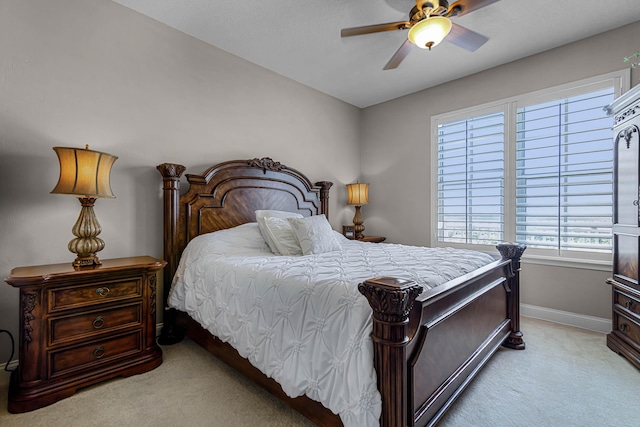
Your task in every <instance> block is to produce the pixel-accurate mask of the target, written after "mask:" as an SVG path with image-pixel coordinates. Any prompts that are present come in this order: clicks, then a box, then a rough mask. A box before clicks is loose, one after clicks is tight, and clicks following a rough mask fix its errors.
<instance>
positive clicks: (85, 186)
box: [51, 146, 118, 198]
mask: <svg viewBox="0 0 640 427" xmlns="http://www.w3.org/2000/svg"><path fill="white" fill-rule="evenodd" d="M53 149H54V150H55V152H56V154H57V155H58V160H59V161H60V178H59V179H58V184H57V185H56V186H55V188H54V189H53V190H51V192H52V193H55V194H70V195H72V196H78V197H94V198H97V197H115V196H114V194H113V191H111V166H113V163H114V162H115V161H116V160H117V159H118V158H117V157H116V156H112V155H111V154H107V153H101V152H99V151H93V150H89V148H88V146H87V148H85V149H82V148H66V147H53Z"/></svg>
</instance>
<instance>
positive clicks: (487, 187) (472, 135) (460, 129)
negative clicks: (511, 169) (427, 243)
mask: <svg viewBox="0 0 640 427" xmlns="http://www.w3.org/2000/svg"><path fill="white" fill-rule="evenodd" d="M503 205H504V114H503V113H502V112H498V113H491V114H485V115H481V116H477V117H473V118H470V119H464V120H458V121H455V122H451V123H445V124H443V125H441V126H439V127H438V240H439V241H441V242H457V243H472V244H473V243H475V244H491V243H492V242H500V241H503V240H504V233H503V224H504V212H503Z"/></svg>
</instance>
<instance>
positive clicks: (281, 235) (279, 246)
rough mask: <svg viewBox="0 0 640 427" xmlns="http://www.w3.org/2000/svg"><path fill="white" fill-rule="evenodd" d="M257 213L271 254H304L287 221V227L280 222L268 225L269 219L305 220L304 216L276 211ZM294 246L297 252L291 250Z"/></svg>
mask: <svg viewBox="0 0 640 427" xmlns="http://www.w3.org/2000/svg"><path fill="white" fill-rule="evenodd" d="M255 213H256V221H257V222H258V227H259V228H260V233H262V237H263V238H264V240H265V242H267V245H269V248H270V249H271V252H273V253H274V254H276V255H300V254H301V253H302V250H301V249H300V245H299V244H298V241H297V239H296V236H295V234H294V232H293V229H292V228H291V226H290V225H289V223H286V221H285V223H286V227H285V226H283V225H282V224H281V223H279V222H278V221H270V224H269V223H267V218H270V219H274V218H276V219H283V220H286V218H303V216H302V215H300V214H299V213H293V212H285V211H276V210H257V211H256V212H255ZM293 245H295V248H297V250H291V248H292V246H293ZM281 250H284V252H281Z"/></svg>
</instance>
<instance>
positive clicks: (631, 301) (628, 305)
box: [625, 299, 633, 310]
mask: <svg viewBox="0 0 640 427" xmlns="http://www.w3.org/2000/svg"><path fill="white" fill-rule="evenodd" d="M625 305H626V306H627V309H629V310H631V306H632V305H633V300H630V299H629V300H627V302H626V304H625Z"/></svg>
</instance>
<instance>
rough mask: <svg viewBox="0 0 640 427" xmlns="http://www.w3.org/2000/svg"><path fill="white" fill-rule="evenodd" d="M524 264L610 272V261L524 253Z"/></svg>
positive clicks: (611, 264)
mask: <svg viewBox="0 0 640 427" xmlns="http://www.w3.org/2000/svg"><path fill="white" fill-rule="evenodd" d="M522 262H523V263H524V264H538V265H550V266H553V267H565V268H579V269H582V270H597V271H609V272H610V271H612V270H613V263H612V261H602V260H588V259H578V258H561V257H554V256H545V255H527V253H526V252H525V253H524V255H523V256H522Z"/></svg>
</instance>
